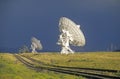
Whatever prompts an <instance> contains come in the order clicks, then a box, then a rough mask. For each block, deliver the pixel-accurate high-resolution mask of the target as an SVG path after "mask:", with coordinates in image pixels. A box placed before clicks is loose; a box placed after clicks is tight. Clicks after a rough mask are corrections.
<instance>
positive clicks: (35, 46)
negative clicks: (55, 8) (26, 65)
mask: <svg viewBox="0 0 120 79" xmlns="http://www.w3.org/2000/svg"><path fill="white" fill-rule="evenodd" d="M31 42H32V44H31V49H32V52H33V53H35V52H36V53H37V51H36V50H35V49H37V50H42V48H43V47H42V44H41V42H40V40H38V39H36V38H35V37H32V39H31Z"/></svg>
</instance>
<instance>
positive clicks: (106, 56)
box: [25, 52, 120, 70]
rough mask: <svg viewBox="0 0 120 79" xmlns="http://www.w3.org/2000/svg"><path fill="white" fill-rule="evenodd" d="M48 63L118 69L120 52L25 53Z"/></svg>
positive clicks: (119, 66)
mask: <svg viewBox="0 0 120 79" xmlns="http://www.w3.org/2000/svg"><path fill="white" fill-rule="evenodd" d="M25 55H29V56H30V57H32V58H34V59H36V60H39V61H42V62H44V63H48V64H54V65H60V66H72V67H73V66H74V67H82V68H99V69H114V70H120V52H88V53H75V54H69V55H61V54H58V53H40V54H37V55H36V54H35V55H33V54H25Z"/></svg>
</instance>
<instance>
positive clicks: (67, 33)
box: [58, 17, 85, 54]
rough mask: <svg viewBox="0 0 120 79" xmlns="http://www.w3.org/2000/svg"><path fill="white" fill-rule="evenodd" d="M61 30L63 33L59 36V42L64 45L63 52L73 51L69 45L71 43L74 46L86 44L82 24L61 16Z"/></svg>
mask: <svg viewBox="0 0 120 79" xmlns="http://www.w3.org/2000/svg"><path fill="white" fill-rule="evenodd" d="M59 30H60V32H61V35H60V37H59V40H58V44H59V45H61V46H62V50H61V53H66V52H67V53H66V54H68V53H70V52H71V53H73V51H72V50H71V49H70V47H69V44H70V45H73V46H84V45H85V37H84V34H83V32H82V31H81V30H80V25H77V24H75V23H74V22H73V21H72V20H70V19H68V18H66V17H61V18H60V21H59ZM65 41H67V42H65ZM68 42H69V43H68ZM65 43H66V45H65ZM64 45H65V46H64ZM65 47H67V48H65Z"/></svg>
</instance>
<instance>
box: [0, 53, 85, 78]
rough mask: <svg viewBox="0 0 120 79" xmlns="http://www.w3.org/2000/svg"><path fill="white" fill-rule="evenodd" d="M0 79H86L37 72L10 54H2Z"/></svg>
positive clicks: (0, 58)
mask: <svg viewBox="0 0 120 79" xmlns="http://www.w3.org/2000/svg"><path fill="white" fill-rule="evenodd" d="M0 79H84V78H83V77H77V76H73V75H67V74H60V73H59V74H58V73H54V72H47V71H42V72H36V71H34V70H31V69H29V68H27V67H26V66H25V65H23V64H22V63H21V62H19V61H18V60H16V58H15V57H14V56H13V55H12V54H9V53H4V54H3V53H0Z"/></svg>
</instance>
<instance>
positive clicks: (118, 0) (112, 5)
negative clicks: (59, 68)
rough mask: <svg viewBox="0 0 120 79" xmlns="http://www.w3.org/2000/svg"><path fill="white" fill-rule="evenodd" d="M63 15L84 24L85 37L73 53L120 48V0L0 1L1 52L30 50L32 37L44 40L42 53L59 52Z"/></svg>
mask: <svg viewBox="0 0 120 79" xmlns="http://www.w3.org/2000/svg"><path fill="white" fill-rule="evenodd" d="M62 16H65V17H68V18H70V19H71V20H73V21H74V22H75V23H77V24H79V25H81V30H82V31H83V33H84V35H85V38H86V45H85V46H84V47H72V49H73V50H75V51H106V50H107V49H110V46H111V45H113V49H114V50H115V49H120V0H0V51H1V52H4V51H7V52H12V51H13V50H12V49H16V52H17V50H18V49H19V48H20V47H22V46H23V45H27V46H28V47H30V45H31V41H30V40H31V37H36V38H37V39H39V40H41V43H42V45H43V51H60V46H58V45H57V44H56V42H57V40H58V35H59V28H58V22H59V18H60V17H62Z"/></svg>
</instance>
